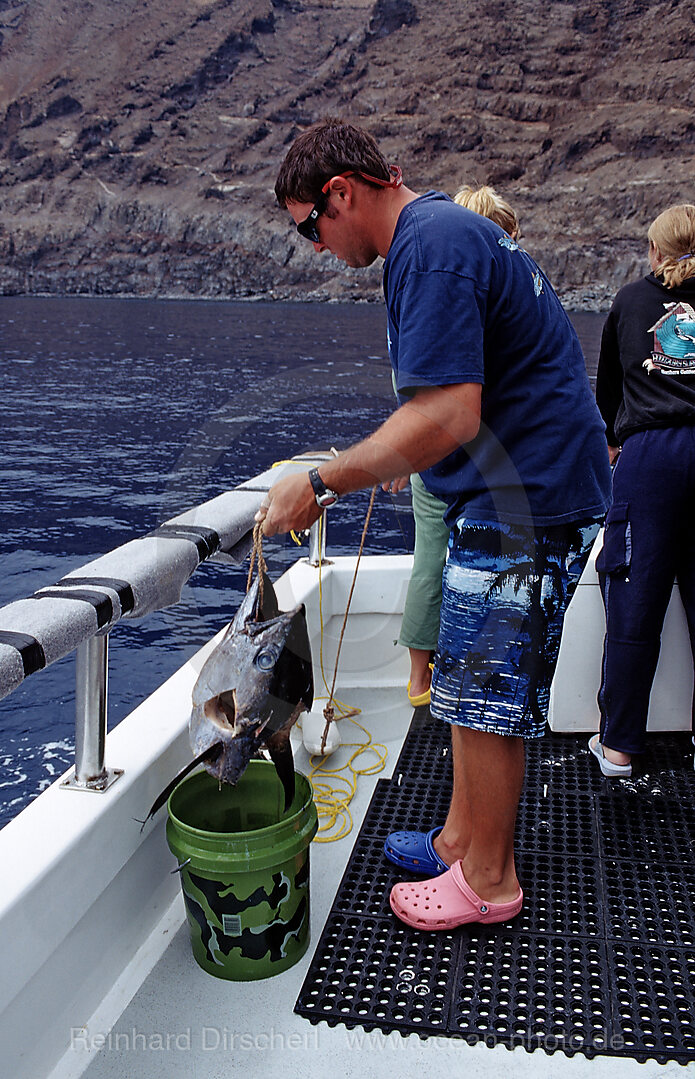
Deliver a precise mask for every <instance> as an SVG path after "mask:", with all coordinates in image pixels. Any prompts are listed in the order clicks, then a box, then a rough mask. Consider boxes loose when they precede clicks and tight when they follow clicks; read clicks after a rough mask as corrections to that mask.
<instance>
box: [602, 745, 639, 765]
mask: <svg viewBox="0 0 695 1079" xmlns="http://www.w3.org/2000/svg"><path fill="white" fill-rule="evenodd" d="M603 755H604V757H605V758H606V760H607V761H611V762H612V763H613V764H630V762H631V760H632V757H631V756H630V754H629V753H621V752H620V750H619V749H611V748H610V747H609V746H607V745H604V747H603Z"/></svg>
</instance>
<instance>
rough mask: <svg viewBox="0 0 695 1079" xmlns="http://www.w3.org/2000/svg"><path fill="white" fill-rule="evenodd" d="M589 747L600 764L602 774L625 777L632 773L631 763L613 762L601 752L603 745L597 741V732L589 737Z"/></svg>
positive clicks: (610, 776)
mask: <svg viewBox="0 0 695 1079" xmlns="http://www.w3.org/2000/svg"><path fill="white" fill-rule="evenodd" d="M589 749H590V750H591V752H592V753H593V755H594V756H595V757H596V760H597V761H598V763H599V764H600V766H601V771H602V772H603V774H604V776H608V777H609V779H615V778H616V777H617V776H624V777H627V776H631V775H632V764H613V761H609V760H608V757H606V755H605V754H604V752H603V746H602V745H601V743H600V742H599V736H598V734H592V736H591V738H590V739H589Z"/></svg>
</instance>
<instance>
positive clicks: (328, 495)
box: [309, 468, 340, 510]
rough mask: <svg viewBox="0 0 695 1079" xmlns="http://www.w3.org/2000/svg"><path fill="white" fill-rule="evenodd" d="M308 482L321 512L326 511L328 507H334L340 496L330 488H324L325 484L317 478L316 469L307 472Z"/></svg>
mask: <svg viewBox="0 0 695 1079" xmlns="http://www.w3.org/2000/svg"><path fill="white" fill-rule="evenodd" d="M309 482H310V484H311V486H312V487H313V488H314V494H315V495H316V505H317V506H320V507H321V509H322V510H325V509H328V507H329V506H335V504H336V502H337V501H338V498H339V497H340V496H339V494H338V492H337V491H331V489H330V487H326V484H325V483H324V482H323V480H322V479H321V477H320V476H319V470H318V468H311V469H310V470H309Z"/></svg>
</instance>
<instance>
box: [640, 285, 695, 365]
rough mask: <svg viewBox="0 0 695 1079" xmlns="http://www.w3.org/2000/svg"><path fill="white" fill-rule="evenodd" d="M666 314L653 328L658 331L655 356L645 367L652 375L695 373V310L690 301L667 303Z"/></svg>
mask: <svg viewBox="0 0 695 1079" xmlns="http://www.w3.org/2000/svg"><path fill="white" fill-rule="evenodd" d="M664 308H665V314H663V315H662V316H661V318H660V319H659V321H658V322H655V323H654V325H653V326H650V327H649V330H648V333H653V334H654V344H653V346H652V354H651V356H650V357H649V358H648V359H646V360H645V361H644V363H643V364H642V366H643V367H646V368H647V371H649V373H650V374H651V372H652V371H660V372H661V374H662V375H695V310H693V308H692V307H691V306H690V304H689V303H683V302H682V301H681V302H679V303H665V304H664Z"/></svg>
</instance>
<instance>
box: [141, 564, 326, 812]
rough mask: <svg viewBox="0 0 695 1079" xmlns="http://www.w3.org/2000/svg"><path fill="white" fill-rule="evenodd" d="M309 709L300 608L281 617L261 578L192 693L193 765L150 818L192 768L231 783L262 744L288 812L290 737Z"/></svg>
mask: <svg viewBox="0 0 695 1079" xmlns="http://www.w3.org/2000/svg"><path fill="white" fill-rule="evenodd" d="M261 582H262V587H261ZM313 702H314V680H313V672H312V664H311V649H310V645H309V633H308V630H307V624H306V612H305V609H304V605H303V604H300V605H299V606H297V607H295V608H293V609H292V610H291V611H281V610H280V608H279V606H278V601H277V597H276V595H275V589H274V588H273V585H272V582H271V581H270V578H269V577H268V576H267V575H266V574H262V575H260V574H259V576H258V577H257V578H256V580H255V581H254V583H253V585H252V586H251V588H250V589H249V591H248V592H247V594H246V596H245V597H244V599H243V601H242V603H241V606H240V607H239V610H238V611H237V613H236V615H235V616H234V618H233V620H232V622H231V623H230V625H229V628H228V629H227V632H226V633H225V635H224V637H223V638H222V640H221V641H220V643H219V644H218V645H217V646H216V648H214V649H213V651H212V652H211V653H210V655H209V656H208V658H207V659H206V661H205V663H204V664H203V667H202V668H201V671H200V674H199V675H198V680H197V682H196V684H195V686H194V687H193V710H192V712H191V719H190V724H189V733H190V740H191V747H192V749H193V752H194V754H195V758H194V760H193V761H192V762H191V763H190V764H189V765H187V766H186V768H185V769H184V770H183V771H182V772H180V773H179V775H177V776H176V778H175V779H174V780H173V781H172V782H171V783H170V784H169V785H168V786H167V788H166V790H164V791H162V793H161V794H160V795H159V797H158V798H157V800H156V801H155V803H154V805H153V806H152V809H151V810H150V813H149V816H148V819H149V817H150V816H152V815H153V814H154V813H156V811H157V810H158V809H159V808H160V807H161V806H162V805H164V803H165V802H166V800H167V798H168V796H169V794H170V793H171V791H172V790H173V789H174V787H175V786H176V785H177V783H178V782H179V781H180V780H181V779H182V778H183V777H184V775H186V774H187V773H188V772H190V771H191V770H192V769H193V768H194V767H195V766H196V765H197V764H200V763H202V764H204V766H205V768H206V769H207V771H208V772H209V773H210V774H211V775H213V776H215V777H216V778H217V779H219V780H220V782H222V783H231V784H235V783H236V782H237V781H238V780H239V778H240V777H241V776H242V774H243V772H244V770H245V768H246V765H247V764H248V763H249V761H250V760H251V758H252V757H253V756H254V755H255V754H256V752H257V751H258V750H259V749H260V747H261V746H263V745H265V746H266V747H267V749H268V752H269V753H270V757H271V760H272V761H273V763H274V765H275V769H276V771H277V774H278V776H279V778H280V781H281V783H282V786H283V789H284V792H285V809H287V808H288V807H289V805H290V804H291V802H292V799H293V798H294V759H293V757H292V746H291V744H290V731H291V729H292V727H293V725H294V723H295V722H296V720H297V719H298V717H299V716H300V715H301V713H302V712H303V711H305V710H306V711H309V710H310V709H311V706H312V704H313Z"/></svg>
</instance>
